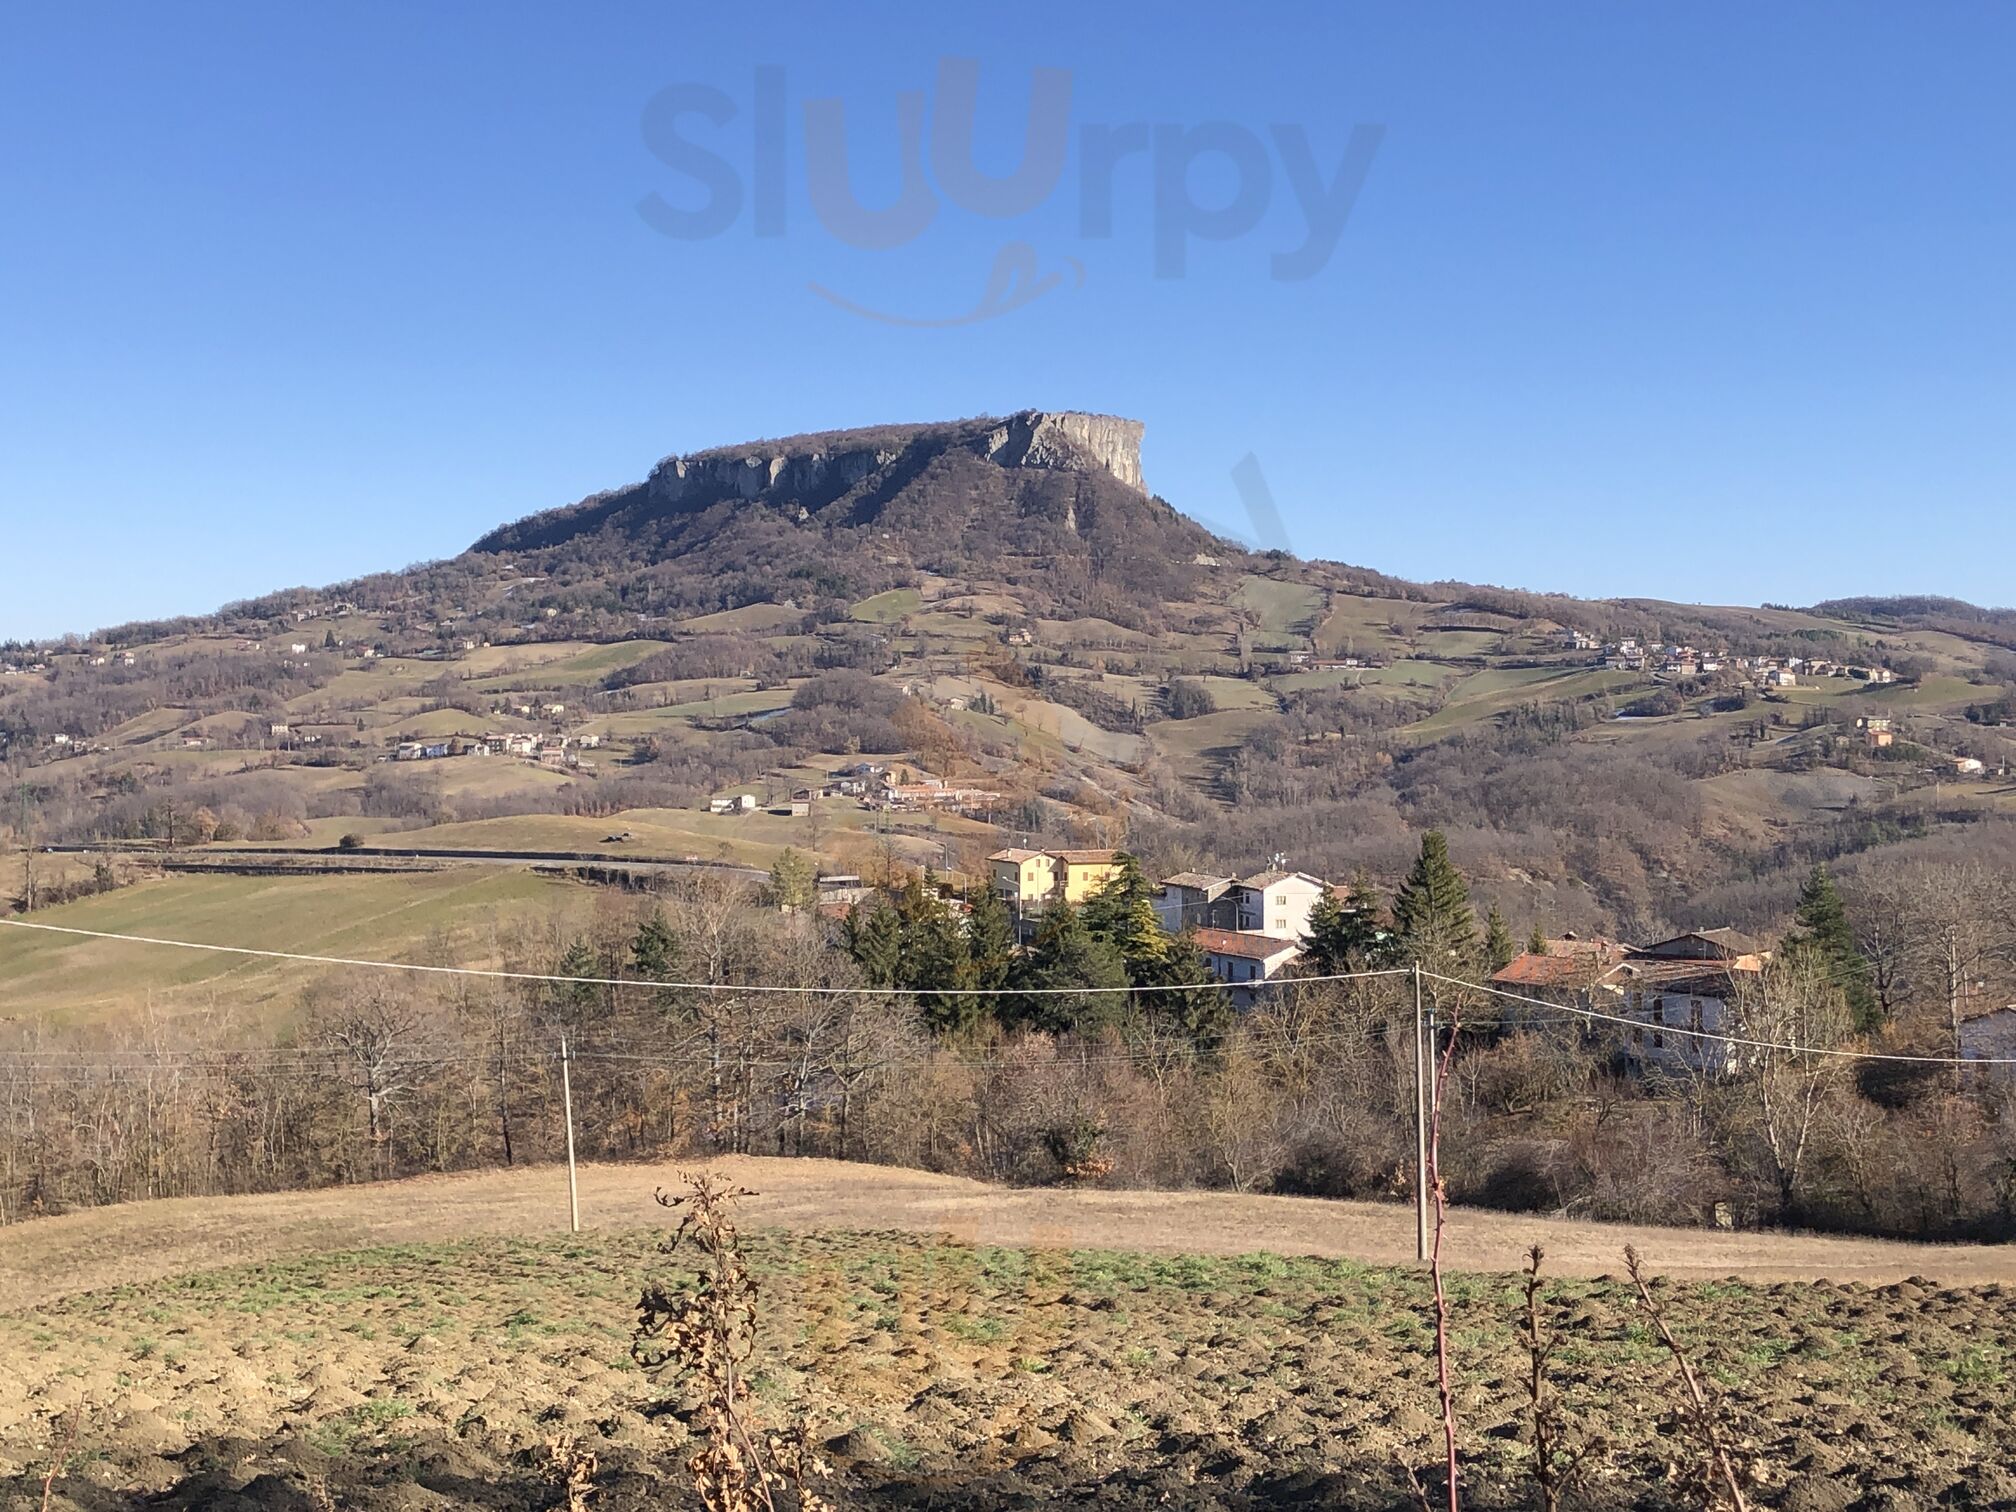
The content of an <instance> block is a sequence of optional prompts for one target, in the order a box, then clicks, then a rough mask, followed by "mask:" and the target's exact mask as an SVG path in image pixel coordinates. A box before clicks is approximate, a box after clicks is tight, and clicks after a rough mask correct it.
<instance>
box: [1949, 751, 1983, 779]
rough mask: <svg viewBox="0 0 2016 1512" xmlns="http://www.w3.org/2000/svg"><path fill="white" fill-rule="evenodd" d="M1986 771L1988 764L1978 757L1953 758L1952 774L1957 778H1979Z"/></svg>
mask: <svg viewBox="0 0 2016 1512" xmlns="http://www.w3.org/2000/svg"><path fill="white" fill-rule="evenodd" d="M1987 770H1988V763H1987V762H1985V761H1983V760H1982V759H1981V758H1980V757H1978V756H1955V757H1954V758H1953V772H1954V775H1956V776H1959V777H1979V776H1981V775H1982V774H1983V773H1985V772H1986V771H1987Z"/></svg>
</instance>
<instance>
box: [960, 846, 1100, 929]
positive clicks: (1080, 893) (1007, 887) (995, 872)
mask: <svg viewBox="0 0 2016 1512" xmlns="http://www.w3.org/2000/svg"><path fill="white" fill-rule="evenodd" d="M1120 868H1121V860H1120V852H1119V851H1117V850H1053V851H1039V850H1027V849H1023V848H1021V847H1019V846H1010V847H1009V848H1008V849H1006V850H998V851H996V852H994V854H993V855H991V856H989V857H988V858H987V869H988V875H989V877H990V879H991V881H992V882H993V885H994V891H995V892H996V893H997V894H999V895H1000V898H1001V901H1002V902H1003V903H1005V904H1007V905H1008V912H1009V913H1010V914H1011V915H1013V916H1014V918H1015V920H1016V924H1017V928H1018V931H1019V932H1020V933H1021V934H1022V935H1023V936H1024V938H1025V939H1026V938H1027V937H1028V936H1029V935H1030V934H1032V933H1033V932H1034V921H1035V920H1036V919H1037V918H1038V917H1040V916H1041V914H1042V913H1043V911H1044V910H1045V909H1046V908H1048V907H1049V906H1050V904H1051V903H1053V902H1055V901H1056V900H1057V899H1059V898H1062V899H1063V900H1064V901H1065V902H1067V903H1069V904H1071V905H1072V906H1073V907H1076V906H1077V905H1079V904H1081V903H1083V902H1085V900H1086V899H1088V898H1090V897H1091V896H1092V895H1093V894H1094V893H1096V892H1098V891H1099V889H1100V888H1102V887H1104V886H1105V885H1106V884H1107V882H1109V881H1110V880H1112V878H1114V877H1115V876H1117V875H1118V874H1119V872H1120Z"/></svg>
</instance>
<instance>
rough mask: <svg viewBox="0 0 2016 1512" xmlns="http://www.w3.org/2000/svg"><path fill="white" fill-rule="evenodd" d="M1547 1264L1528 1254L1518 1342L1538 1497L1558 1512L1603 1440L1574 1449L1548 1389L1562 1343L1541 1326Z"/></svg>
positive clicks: (1540, 1255)
mask: <svg viewBox="0 0 2016 1512" xmlns="http://www.w3.org/2000/svg"><path fill="white" fill-rule="evenodd" d="M1546 1258H1547V1252H1546V1251H1545V1250H1543V1249H1541V1248H1540V1246H1539V1245H1537V1244H1536V1245H1534V1246H1533V1248H1532V1249H1530V1250H1528V1251H1527V1252H1526V1315H1525V1317H1524V1319H1523V1320H1522V1321H1521V1339H1520V1342H1522V1343H1523V1344H1524V1345H1525V1346H1526V1360H1527V1372H1526V1398H1527V1403H1528V1408H1527V1410H1528V1413H1529V1414H1530V1420H1531V1422H1532V1425H1533V1429H1532V1431H1533V1483H1534V1485H1535V1486H1536V1487H1537V1488H1538V1489H1539V1492H1540V1506H1541V1512H1560V1507H1561V1498H1562V1496H1563V1494H1565V1493H1566V1492H1568V1491H1571V1490H1573V1489H1574V1488H1575V1487H1576V1486H1577V1485H1579V1484H1580V1483H1581V1480H1582V1473H1583V1470H1584V1467H1585V1464H1586V1462H1587V1460H1588V1459H1589V1456H1590V1455H1592V1454H1598V1453H1600V1452H1602V1449H1603V1439H1602V1438H1601V1436H1594V1437H1590V1438H1587V1439H1584V1440H1583V1441H1582V1442H1580V1443H1578V1444H1576V1445H1574V1446H1573V1447H1572V1448H1571V1447H1570V1446H1569V1443H1568V1421H1567V1419H1566V1418H1564V1417H1563V1416H1562V1414H1561V1403H1560V1400H1559V1398H1557V1397H1556V1396H1555V1395H1554V1393H1553V1392H1552V1391H1551V1390H1549V1389H1548V1385H1547V1363H1548V1361H1549V1360H1550V1359H1551V1358H1552V1357H1553V1354H1554V1351H1555V1349H1556V1348H1558V1347H1559V1345H1560V1342H1561V1341H1560V1339H1559V1337H1558V1336H1556V1335H1553V1334H1550V1333H1548V1331H1547V1330H1546V1329H1545V1328H1544V1327H1542V1326H1541V1322H1540V1266H1541V1263H1542V1262H1543V1261H1544V1260H1545V1259H1546Z"/></svg>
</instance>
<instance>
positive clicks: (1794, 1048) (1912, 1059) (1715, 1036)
mask: <svg viewBox="0 0 2016 1512" xmlns="http://www.w3.org/2000/svg"><path fill="white" fill-rule="evenodd" d="M1421 975H1422V976H1423V977H1425V978H1427V979H1428V980H1430V981H1436V982H1443V983H1446V984H1448V985H1449V986H1452V987H1463V988H1467V989H1469V990H1470V991H1472V992H1484V993H1489V994H1490V995H1491V996H1493V997H1498V998H1505V999H1508V1000H1510V1001H1512V1002H1515V1003H1531V1004H1533V1005H1535V1006H1537V1007H1541V1008H1546V1009H1548V1010H1550V1011H1552V1012H1554V1013H1565V1014H1567V1015H1569V1016H1570V1017H1572V1018H1577V1019H1583V1020H1586V1021H1589V1022H1593V1023H1601V1024H1618V1025H1621V1026H1623V1027H1624V1028H1626V1029H1651V1030H1656V1031H1657V1032H1658V1033H1660V1034H1675V1035H1683V1036H1685V1037H1686V1038H1688V1039H1700V1040H1716V1041H1719V1042H1720V1043H1722V1044H1725V1045H1736V1046H1740V1047H1741V1048H1743V1049H1746V1050H1782V1051H1784V1052H1785V1053H1786V1054H1788V1055H1820V1056H1831V1057H1833V1058H1835V1059H1838V1060H1857V1061H1891V1062H1898V1063H1901V1064H1905V1065H1913V1066H1949V1067H1950V1066H2016V1056H1992V1055H1982V1056H1964V1055H1963V1056H1953V1055H1900V1054H1898V1053H1896V1052H1894V1051H1883V1050H1844V1049H1842V1048H1840V1047H1839V1046H1834V1045H1788V1044H1784V1043H1781V1042H1779V1041H1777V1040H1758V1039H1746V1038H1744V1037H1742V1036H1741V1035H1734V1034H1723V1033H1721V1032H1720V1031H1718V1030H1714V1029H1686V1028H1682V1027H1681V1026H1679V1025H1678V1024H1655V1023H1653V1022H1652V1021H1651V1020H1649V1019H1641V1018H1629V1017H1626V1016H1624V1015H1621V1014H1615V1013H1603V1012H1600V1011H1598V1010H1597V1009H1594V1008H1578V1007H1576V1006H1574V1005H1573V1004H1569V1003H1550V1002H1548V1001H1547V1000H1546V999H1545V998H1536V997H1528V996H1526V994H1524V993H1521V992H1508V991H1506V990H1505V989H1504V988H1502V987H1488V986H1485V985H1484V984H1483V983H1481V982H1466V981H1464V980H1463V979H1462V978H1460V977H1451V976H1443V975H1441V974H1440V973H1439V972H1434V971H1424V972H1422V973H1421Z"/></svg>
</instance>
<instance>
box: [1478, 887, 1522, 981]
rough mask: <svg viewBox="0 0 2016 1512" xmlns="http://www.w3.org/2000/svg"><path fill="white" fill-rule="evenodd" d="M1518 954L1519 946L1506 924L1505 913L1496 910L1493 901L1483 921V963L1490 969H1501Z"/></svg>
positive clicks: (1509, 963)
mask: <svg viewBox="0 0 2016 1512" xmlns="http://www.w3.org/2000/svg"><path fill="white" fill-rule="evenodd" d="M1518 954H1519V947H1518V945H1517V944H1515V943H1514V942H1513V939H1512V929H1511V926H1509V925H1508V924H1506V922H1505V915H1503V914H1502V913H1500V912H1498V905H1497V904H1495V903H1494V904H1492V905H1491V913H1490V915H1489V916H1488V917H1487V918H1486V919H1485V921H1484V965H1485V967H1486V968H1487V969H1489V970H1491V971H1503V970H1504V969H1505V968H1506V967H1507V966H1510V965H1511V964H1512V958H1513V957H1514V956H1516V955H1518Z"/></svg>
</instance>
